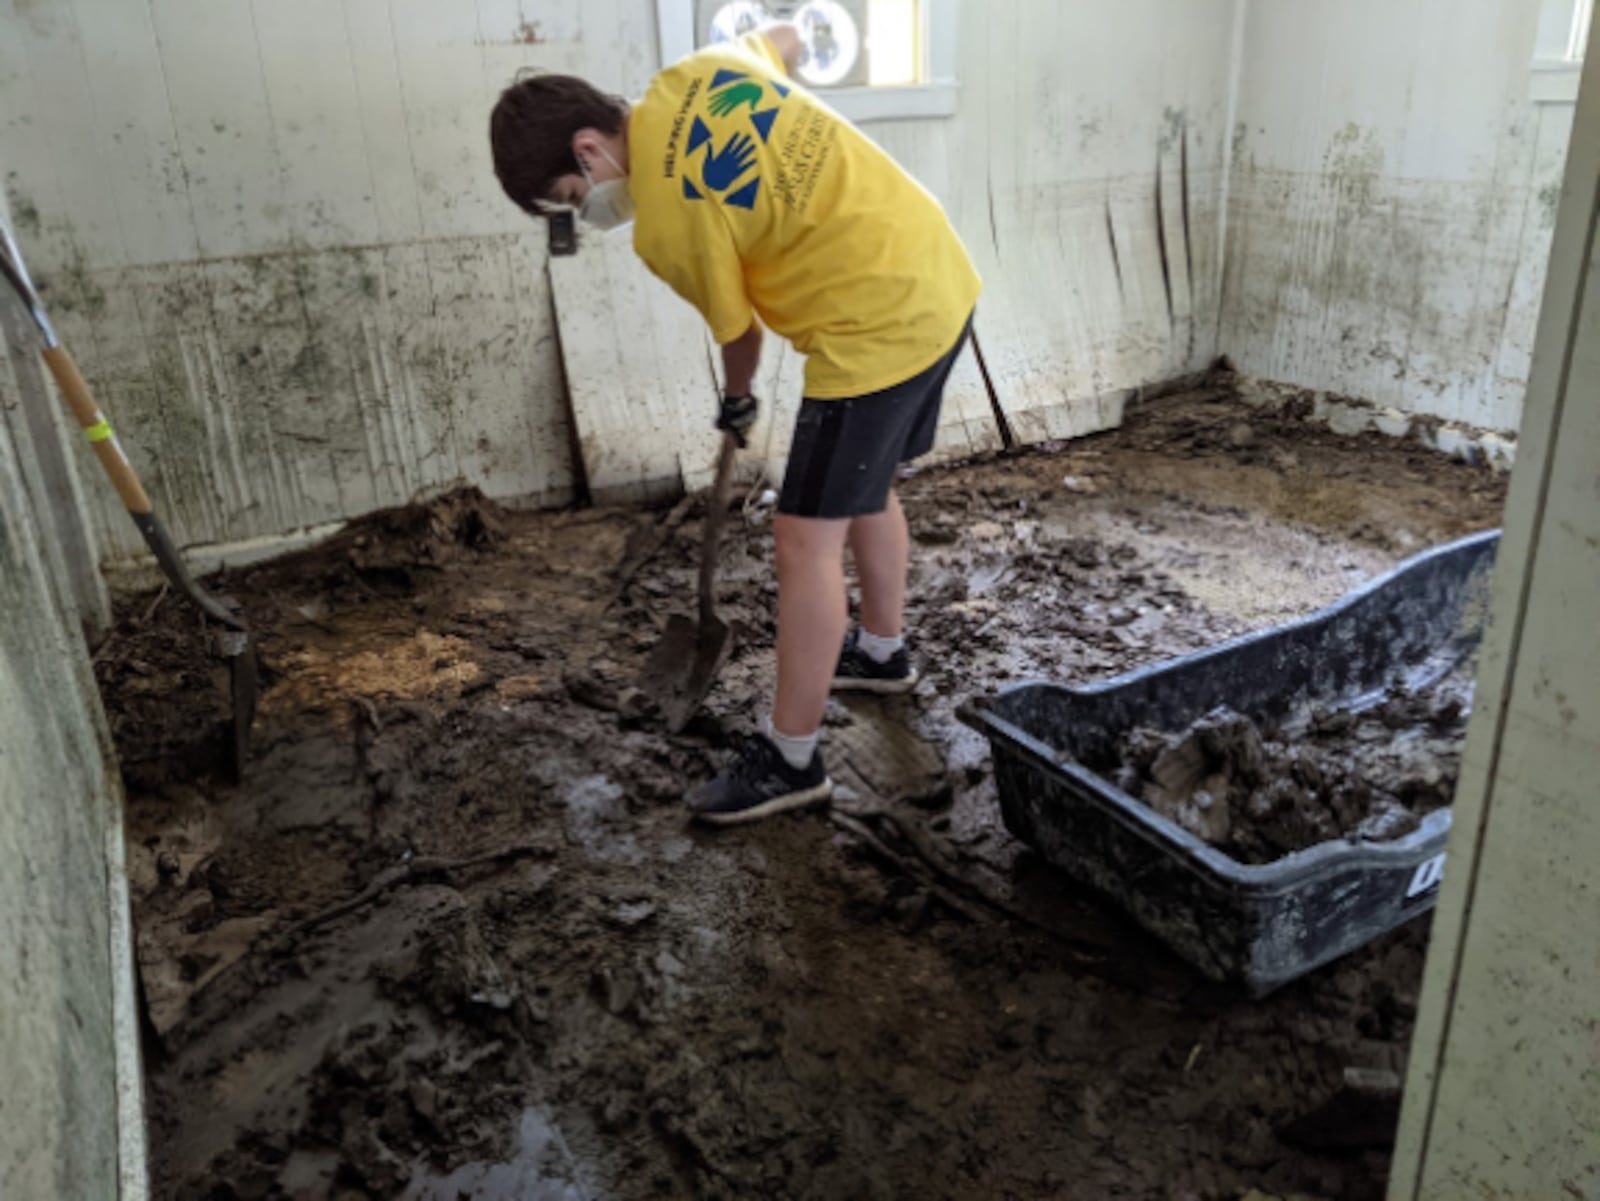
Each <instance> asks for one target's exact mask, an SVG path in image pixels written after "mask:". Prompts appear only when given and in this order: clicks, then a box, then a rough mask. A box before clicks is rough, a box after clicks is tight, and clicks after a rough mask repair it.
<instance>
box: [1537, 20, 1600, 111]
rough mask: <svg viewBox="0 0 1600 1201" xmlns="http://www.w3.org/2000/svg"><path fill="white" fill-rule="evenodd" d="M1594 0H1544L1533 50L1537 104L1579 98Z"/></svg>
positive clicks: (1573, 101)
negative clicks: (1579, 83)
mask: <svg viewBox="0 0 1600 1201" xmlns="http://www.w3.org/2000/svg"><path fill="white" fill-rule="evenodd" d="M1594 4H1595V0H1542V3H1541V4H1540V7H1539V36H1538V41H1537V42H1536V43H1535V45H1534V51H1533V99H1534V102H1535V103H1536V104H1572V103H1575V102H1576V101H1577V99H1578V76H1579V75H1580V74H1581V72H1582V67H1583V55H1584V50H1585V49H1586V48H1587V47H1588V45H1589V27H1590V25H1591V24H1592V21H1593V17H1594Z"/></svg>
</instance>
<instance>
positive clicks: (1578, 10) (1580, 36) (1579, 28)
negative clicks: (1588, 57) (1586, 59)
mask: <svg viewBox="0 0 1600 1201" xmlns="http://www.w3.org/2000/svg"><path fill="white" fill-rule="evenodd" d="M1593 16H1594V0H1577V3H1576V4H1574V5H1573V6H1572V35H1571V36H1570V37H1569V38H1568V39H1567V61H1568V62H1572V63H1581V62H1582V61H1583V52H1584V50H1585V49H1586V48H1587V47H1588V45H1589V20H1590V18H1591V17H1593Z"/></svg>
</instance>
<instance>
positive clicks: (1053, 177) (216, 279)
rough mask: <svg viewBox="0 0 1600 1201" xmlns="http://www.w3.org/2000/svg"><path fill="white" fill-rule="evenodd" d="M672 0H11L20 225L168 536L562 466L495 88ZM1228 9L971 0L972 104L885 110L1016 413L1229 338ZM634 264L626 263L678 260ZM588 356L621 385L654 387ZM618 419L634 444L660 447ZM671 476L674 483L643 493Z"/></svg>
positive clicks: (288, 524) (773, 463)
mask: <svg viewBox="0 0 1600 1201" xmlns="http://www.w3.org/2000/svg"><path fill="white" fill-rule="evenodd" d="M655 10H656V6H655V4H654V3H653V0H605V2H598V3H597V2H592V0H522V2H521V3H518V2H517V0H476V2H475V3H447V2H445V0H150V3H128V2H127V0H56V2H54V3H50V4H40V3H32V2H28V0H0V33H3V36H0V144H3V145H4V147H5V152H6V157H7V161H8V163H9V165H10V167H11V171H10V172H9V173H8V175H7V177H6V180H5V184H6V188H7V191H8V194H9V195H10V196H11V199H12V202H13V208H14V211H15V212H16V214H17V221H18V226H19V228H18V234H19V237H20V238H21V240H22V241H23V243H24V247H25V249H26V250H28V252H29V253H30V254H31V256H32V258H33V261H34V266H35V270H36V273H37V274H38V275H39V276H41V277H42V279H43V282H44V283H45V285H46V288H47V299H48V300H49V302H50V303H51V304H52V306H53V307H54V309H55V311H56V312H57V314H58V316H59V319H60V324H61V327H62V331H63V333H64V334H65V336H66V338H67V341H68V343H69V345H70V346H72V347H73V348H74V350H75V351H76V353H77V355H78V357H79V359H80V360H81V362H82V363H83V365H84V367H85V370H86V372H87V374H88V376H89V379H90V382H91V384H92V385H93V386H94V387H95V388H96V390H97V391H98V393H99V395H100V399H101V401H102V403H103V404H104V405H105V407H106V408H107V409H108V410H109V411H110V413H111V414H112V417H113V420H114V421H116V422H117V424H118V426H119V428H120V429H121V431H122V432H123V436H124V440H125V442H126V443H127V444H128V445H129V447H130V449H131V451H132V453H133V454H134V456H135V458H136V460H137V462H138V463H139V465H140V466H141V467H142V468H143V469H144V471H145V472H146V473H147V475H148V476H149V477H150V483H151V485H152V492H153V494H154V496H155V497H156V498H157V502H158V503H159V504H160V505H161V506H162V507H163V509H164V510H165V512H166V513H167V514H168V516H169V519H170V523H171V524H172V525H173V527H174V529H175V531H176V534H177V536H178V538H179V539H180V541H182V542H185V543H191V544H192V543H202V542H231V541H237V540H241V539H246V538H252V537H257V536H262V535H273V534H280V533H284V532H287V531H291V530H294V529H297V528H300V527H307V526H314V525H317V524H320V523H323V522H326V521H330V520H335V519H338V518H341V517H345V516H350V515H353V514H357V513H360V512H363V511H366V510H369V509H372V508H374V507H378V506H382V505H389V504H395V503H400V502H403V501H406V500H408V499H410V498H412V497H413V496H415V495H417V494H418V493H419V492H421V491H424V490H427V489H430V488H437V487H440V486H444V485H448V484H451V483H454V482H457V481H465V482H472V483H477V484H479V485H480V486H482V487H483V488H484V489H485V490H486V491H488V492H490V493H491V494H492V495H495V496H500V497H508V498H517V499H520V500H527V501H530V502H533V503H539V502H550V501H557V500H560V499H563V498H565V497H566V496H567V495H568V494H569V493H570V491H571V489H572V486H573V483H574V474H573V467H572V462H571V450H570V448H571V445H572V434H571V432H570V431H569V428H568V418H567V408H566V402H565V396H564V391H563V382H562V371H561V362H560V356H559V353H558V340H557V337H556V324H555V320H554V316H553V300H552V296H551V293H550V285H549V278H548V274H547V271H546V255H545V249H544V231H543V228H542V226H537V225H535V224H533V223H532V222H529V221H528V220H527V219H526V218H525V217H523V216H522V215H521V214H520V213H519V212H517V211H516V210H515V209H514V208H513V207H512V206H511V205H510V204H509V203H507V202H506V201H505V199H504V198H503V197H502V195H501V193H500V191H499V187H498V185H497V184H496V182H495V180H494V178H493V174H492V170H491V167H490V163H489V155H488V147H487V136H486V121H487V115H488V111H489V107H490V105H491V104H492V102H493V98H494V96H495V94H496V93H497V92H498V90H499V88H500V87H501V86H502V85H503V84H504V83H505V82H507V81H508V80H509V79H510V77H511V76H512V74H513V73H514V72H515V70H516V69H517V68H518V67H521V66H525V65H530V64H536V65H542V66H546V67H549V68H552V69H558V70H567V71H575V72H579V73H582V74H585V75H587V76H588V77H589V78H591V79H593V80H594V81H595V82H596V83H597V84H599V85H601V86H603V87H606V88H610V89H614V90H616V91H619V92H622V93H624V94H629V95H637V94H639V93H640V92H641V91H642V90H643V87H644V85H645V83H646V81H647V80H648V79H649V77H650V75H651V73H652V72H653V71H654V70H655V69H656V66H657V54H658V52H657V45H658V42H657V30H656V16H655ZM1232 12H1233V0H1133V2H1130V3H1125V4H1122V5H1119V6H1118V8H1117V11H1116V14H1115V18H1114V19H1111V18H1110V17H1109V16H1108V13H1107V10H1106V9H1105V8H1104V7H1103V6H1100V5H1094V4H1088V3H1081V2H1073V3H1060V2H1057V0H1012V2H1008V3H1005V4H980V3H976V2H975V0H971V2H968V3H965V4H963V5H962V6H961V51H960V59H959V64H958V69H959V73H960V77H961V101H960V104H959V108H958V112H957V115H956V116H955V117H953V118H948V119H932V120H923V121H908V122H896V123H886V124H880V125H877V126H875V127H873V129H872V133H873V135H874V136H875V137H877V138H879V139H880V140H881V141H882V142H883V143H884V145H885V146H887V147H888V148H889V149H890V150H891V151H892V152H893V153H894V154H895V155H896V156H897V157H899V159H900V160H901V161H902V162H903V163H904V164H905V165H906V166H907V167H908V168H909V169H910V170H912V171H913V172H914V173H915V174H916V175H918V176H919V178H921V179H923V180H924V181H925V182H926V183H927V184H928V185H929V186H930V187H931V188H932V189H933V190H934V191H935V192H936V194H938V195H939V196H940V197H941V199H943V200H944V201H945V202H946V204H947V205H948V206H949V208H950V210H951V213H952V216H953V218H954V219H955V221H956V224H957V225H958V227H959V228H960V230H961V231H962V233H963V235H964V236H965V237H966V238H967V240H968V242H969V244H970V245H971V247H972V249H973V253H974V256H975V258H976V259H977V260H978V262H979V265H980V268H981V270H982V271H983V273H984V276H985V279H986V281H987V285H988V287H987V291H986V292H985V296H984V300H983V305H982V309H981V317H980V330H981V333H982V336H983V341H984V349H985V351H986V352H987V355H988V360H989V366H990V368H991V371H992V373H993V375H994V381H995V385H996V387H997V390H998V391H999V394H1000V398H1001V400H1002V402H1003V403H1004V404H1005V406H1006V408H1007V410H1008V412H1009V414H1010V415H1011V418H1012V423H1013V425H1014V426H1015V428H1016V429H1017V430H1018V432H1019V434H1020V435H1022V436H1023V437H1024V438H1027V439H1034V438H1040V437H1050V436H1062V435H1067V434H1071V433H1077V432H1083V431H1086V430H1089V429H1097V428H1103V427H1104V426H1106V425H1108V424H1111V423H1113V422H1115V421H1116V420H1117V419H1118V417H1119V415H1120V411H1121V404H1122V401H1123V399H1124V398H1125V397H1126V396H1127V395H1128V394H1129V392H1130V390H1131V389H1134V388H1137V387H1138V386H1140V385H1144V384H1149V383H1152V382H1155V381H1160V380H1165V379H1167V378H1170V377H1172V376H1174V375H1178V374H1181V373H1183V372H1185V371H1187V370H1189V369H1192V368H1194V367H1197V366H1201V365H1203V364H1204V363H1205V362H1207V361H1208V360H1209V359H1210V358H1211V357H1212V356H1213V355H1214V354H1215V353H1216V337H1215V325H1216V297H1217V293H1218V290H1219V281H1218V279H1217V272H1216V270H1215V262H1216V249H1217V244H1216V238H1217V229H1218V220H1217V217H1218V209H1219V205H1220V203H1221V168H1222V163H1223V147H1224V126H1225V118H1226V103H1227V93H1228V80H1229V41H1230V30H1231V17H1232ZM1158 180H1159V182H1160V186H1159V205H1158V188H1157V181H1158ZM628 270H629V268H628V267H627V266H626V265H623V266H620V267H619V268H618V271H619V272H624V273H626V272H627V271H628ZM632 270H633V271H635V272H637V275H638V278H634V277H628V278H623V279H621V280H620V282H619V285H618V286H619V287H622V288H623V289H624V290H625V291H627V292H629V293H630V294H635V295H636V294H637V293H638V291H639V289H648V288H652V287H658V286H659V285H655V284H654V283H653V281H648V280H644V279H643V278H642V277H643V273H642V271H638V269H637V268H636V267H634V268H632ZM630 303H631V302H630ZM661 303H662V301H661V298H660V297H659V296H657V297H653V298H651V299H650V301H649V305H648V306H647V307H659V306H660V304H661ZM666 303H669V304H670V303H676V302H674V301H668V302H666ZM664 323H665V327H666V328H667V329H671V328H675V327H676V325H677V324H678V318H677V317H676V316H668V317H667V318H665V319H664ZM602 324H603V322H602ZM627 337H628V334H627V331H626V330H625V329H624V330H618V329H616V328H614V327H613V328H610V329H605V330H604V332H603V338H611V339H614V340H619V339H620V340H626V339H627ZM617 344H618V345H619V348H620V346H621V341H618V343H617ZM597 349H603V343H602V345H601V346H600V347H598V348H591V351H594V350H597ZM638 357H639V356H638V354H637V353H636V352H635V350H634V349H633V348H628V349H627V351H626V353H623V351H622V349H619V354H618V358H619V360H624V359H626V360H630V361H631V360H635V359H638ZM601 361H602V362H603V357H602V359H601ZM695 361H696V362H698V357H696V360H695ZM657 366H659V364H656V363H653V362H652V363H642V362H640V363H636V364H635V366H634V368H633V369H634V370H654V369H656V367H657ZM765 378H766V379H767V381H768V386H769V388H770V389H771V390H773V391H774V392H775V397H774V399H775V403H776V407H777V409H778V413H779V420H778V421H776V422H773V423H771V426H770V429H769V430H768V431H766V434H767V436H766V438H765V439H764V441H763V446H762V454H763V455H764V456H765V457H766V459H767V462H768V467H769V470H771V471H777V470H781V464H782V459H783V455H784V453H785V451H786V442H787V429H786V428H785V427H784V424H783V421H782V414H783V413H785V412H787V408H788V407H789V406H791V405H792V402H793V397H792V396H790V395H789V393H791V392H792V391H793V390H794V387H795V385H794V384H793V383H791V382H788V381H794V380H797V379H798V372H797V371H796V370H794V365H793V364H786V363H785V362H784V361H783V355H782V348H780V347H774V350H773V355H772V356H771V360H770V362H769V367H768V370H767V373H766V377H765ZM575 386H581V387H601V388H612V389H613V390H614V391H613V392H612V393H611V394H609V395H608V397H607V400H608V402H609V403H612V404H614V405H625V404H626V403H628V398H629V397H630V396H632V395H633V394H634V393H636V392H637V391H639V390H640V389H641V388H643V389H645V390H648V388H649V387H651V386H655V387H660V386H663V385H662V384H661V383H660V382H659V381H656V382H655V383H654V384H652V383H651V382H650V381H649V380H647V379H646V378H645V377H642V376H640V377H629V376H628V375H626V374H625V373H623V374H620V375H619V376H617V377H616V378H614V379H608V378H606V377H605V376H604V375H600V376H595V375H592V374H589V373H585V374H584V375H583V376H582V378H581V381H578V382H577V384H576V385H575ZM664 386H666V387H668V388H669V390H677V391H680V392H682V394H683V401H682V408H681V410H674V411H673V412H672V413H671V414H668V415H666V417H665V419H667V420H669V423H675V424H676V426H677V427H679V428H678V429H677V430H676V431H675V433H674V435H673V436H674V437H677V438H679V439H680V440H683V441H684V444H685V446H686V447H687V448H688V450H687V454H688V461H687V462H686V463H685V464H684V465H683V468H682V469H683V471H684V472H685V473H686V475H687V477H688V478H689V479H690V481H691V482H693V481H694V480H696V479H697V478H698V475H697V471H698V467H697V463H698V459H699V457H702V456H700V455H699V447H700V443H701V441H702V440H705V441H707V442H709V440H708V439H707V438H706V434H705V422H706V421H707V420H708V419H709V418H708V413H709V408H710V401H709V399H707V400H706V402H705V404H704V405H703V406H701V405H700V404H699V402H698V400H697V399H696V398H697V397H698V396H700V395H701V394H702V391H703V390H708V389H709V387H710V383H709V373H708V371H707V372H697V373H696V374H695V376H694V378H693V379H691V380H689V381H687V382H684V381H679V380H673V381H668V382H667V383H666V384H665V385H664ZM987 410H988V400H987V396H986V394H985V392H984V390H983V387H982V383H981V380H980V378H979V376H978V374H977V372H976V370H975V368H974V367H973V365H972V363H971V362H970V361H969V362H968V363H966V364H964V365H963V367H962V368H961V370H960V371H959V372H958V375H957V378H956V381H955V383H954V385H953V389H952V401H951V410H950V412H951V420H950V421H949V422H948V423H947V429H946V431H945V435H944V436H943V442H942V444H943V445H945V446H946V447H947V449H949V450H950V451H951V452H955V451H959V450H961V449H963V448H966V449H971V448H977V447H981V446H984V445H990V444H992V443H993V441H994V438H995V434H994V431H993V427H992V424H991V423H990V422H989V420H988V418H987V415H986V414H987ZM607 437H608V439H609V438H612V435H611V434H609V433H608V434H607ZM615 437H616V439H617V440H616V442H615V444H614V445H612V444H610V443H609V442H608V445H607V447H606V450H607V452H608V453H609V454H611V455H612V457H613V458H616V457H619V456H620V457H621V458H623V459H627V458H628V456H629V455H630V454H632V453H633V452H634V451H637V450H640V449H641V448H640V447H638V446H630V445H629V444H628V443H627V442H626V441H623V440H621V439H622V437H623V435H616V436H615ZM638 457H640V459H641V463H642V460H643V458H644V457H645V456H642V455H641V456H638ZM703 457H705V458H706V459H707V460H709V449H708V451H707V453H706V455H705V456H703ZM641 470H643V468H642V466H641V464H638V463H629V464H627V465H626V466H625V469H624V474H627V473H628V472H632V473H634V474H637V473H638V472H639V471H641ZM662 486H665V487H668V488H670V487H675V486H677V484H676V481H675V480H672V479H670V478H669V479H667V480H666V481H665V482H664V483H663V481H662V480H660V479H655V480H644V481H643V482H642V484H641V487H639V488H637V489H634V491H637V492H649V491H651V490H653V489H655V488H659V487H662ZM89 491H90V493H91V495H92V496H93V497H94V498H95V501H96V503H95V518H94V525H95V530H96V535H97V537H98V539H99V541H100V544H101V546H102V548H103V549H104V551H105V552H106V554H107V555H108V557H111V558H116V557H120V556H124V555H128V554H130V553H134V552H137V550H138V549H139V547H138V541H137V538H136V536H135V535H134V534H133V532H132V531H131V529H130V528H129V527H128V524H127V521H126V518H125V517H124V516H123V514H121V513H120V512H119V511H118V509H117V507H116V504H115V501H114V500H113V499H112V498H111V497H110V496H109V494H108V493H106V492H105V491H104V490H103V489H97V488H95V487H91V488H90V489H89Z"/></svg>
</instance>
